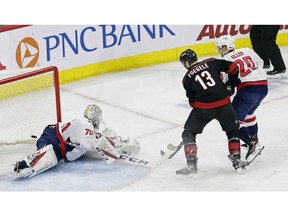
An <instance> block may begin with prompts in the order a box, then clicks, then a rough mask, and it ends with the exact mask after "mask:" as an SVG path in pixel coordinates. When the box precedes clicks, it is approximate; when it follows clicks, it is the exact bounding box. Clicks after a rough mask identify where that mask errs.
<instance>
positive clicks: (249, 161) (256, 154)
mask: <svg viewBox="0 0 288 216" xmlns="http://www.w3.org/2000/svg"><path fill="white" fill-rule="evenodd" d="M263 149H264V146H262V148H261V149H260V151H259V152H258V153H257V154H256V155H255V156H254V157H253V158H252V159H251V160H250V161H249V162H248V164H249V165H250V163H252V162H253V161H254V160H255V159H256V158H257V157H258V156H259V155H260V154H261V152H262V151H263Z"/></svg>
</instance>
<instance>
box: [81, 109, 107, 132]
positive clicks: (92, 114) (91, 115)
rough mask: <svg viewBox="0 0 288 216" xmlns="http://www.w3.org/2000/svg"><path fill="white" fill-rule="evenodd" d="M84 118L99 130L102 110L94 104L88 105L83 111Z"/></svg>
mask: <svg viewBox="0 0 288 216" xmlns="http://www.w3.org/2000/svg"><path fill="white" fill-rule="evenodd" d="M84 117H85V118H87V119H88V120H89V121H90V122H91V123H92V124H93V126H94V128H97V129H99V126H100V124H101V122H102V121H103V115H102V110H101V109H100V108H99V107H98V106H97V105H95V104H91V105H88V106H87V107H86V109H85V111H84Z"/></svg>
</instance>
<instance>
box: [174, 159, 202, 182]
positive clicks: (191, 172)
mask: <svg viewBox="0 0 288 216" xmlns="http://www.w3.org/2000/svg"><path fill="white" fill-rule="evenodd" d="M197 161H198V158H193V160H192V161H189V163H187V164H188V165H187V166H186V167H184V168H182V169H180V170H177V171H176V177H177V178H178V179H186V178H192V179H196V178H197V171H198V167H197Z"/></svg>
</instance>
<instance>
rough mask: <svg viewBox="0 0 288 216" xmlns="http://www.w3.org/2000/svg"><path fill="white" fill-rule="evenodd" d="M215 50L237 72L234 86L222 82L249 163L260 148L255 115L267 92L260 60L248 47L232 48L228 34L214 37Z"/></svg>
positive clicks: (231, 41) (233, 43)
mask: <svg viewBox="0 0 288 216" xmlns="http://www.w3.org/2000/svg"><path fill="white" fill-rule="evenodd" d="M216 48H217V51H218V52H219V53H220V54H221V56H222V57H223V58H224V59H225V60H228V61H233V62H235V63H236V64H234V65H237V67H238V68H239V70H240V73H239V77H238V80H237V83H230V82H229V80H228V81H227V78H226V79H225V77H224V80H223V81H224V82H225V83H226V82H227V83H226V85H227V87H228V89H229V91H230V95H231V96H232V95H233V101H232V105H233V107H234V109H235V111H236V113H237V116H238V120H239V123H240V128H239V131H240V139H241V140H242V141H243V142H245V144H244V146H245V147H247V154H246V159H247V160H248V161H249V160H251V159H252V158H254V155H255V154H257V153H258V152H259V151H260V150H261V149H262V148H263V146H261V145H260V143H259V140H258V123H257V119H256V115H255V111H256V109H257V108H258V107H259V105H260V103H261V102H262V100H263V99H264V98H265V97H266V95H267V93H268V86H267V84H268V82H267V74H266V71H265V70H264V69H263V60H262V59H261V58H260V57H259V56H258V55H257V54H256V53H255V52H254V51H253V50H252V49H250V48H240V49H235V40H234V38H233V37H232V36H230V35H224V36H221V37H220V38H218V39H217V40H216ZM235 87H236V90H235ZM235 91H236V94H235Z"/></svg>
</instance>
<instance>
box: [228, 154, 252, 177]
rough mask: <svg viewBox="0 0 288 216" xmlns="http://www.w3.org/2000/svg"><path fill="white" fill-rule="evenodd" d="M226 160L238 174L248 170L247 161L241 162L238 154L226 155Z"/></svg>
mask: <svg viewBox="0 0 288 216" xmlns="http://www.w3.org/2000/svg"><path fill="white" fill-rule="evenodd" d="M228 158H229V160H231V161H232V166H233V167H234V169H235V170H236V171H237V172H238V173H239V174H241V173H244V172H246V171H247V170H249V163H248V162H247V161H242V160H241V159H240V158H241V156H240V154H230V155H228Z"/></svg>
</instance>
